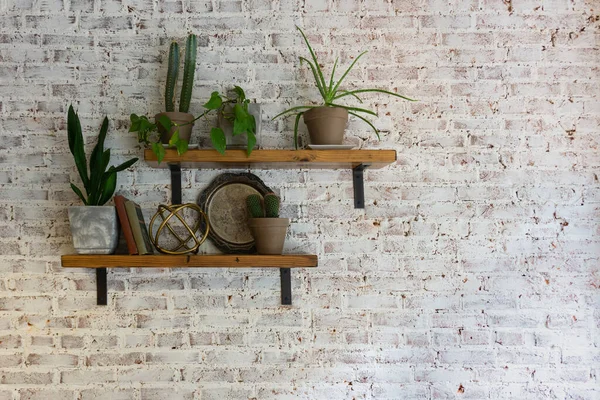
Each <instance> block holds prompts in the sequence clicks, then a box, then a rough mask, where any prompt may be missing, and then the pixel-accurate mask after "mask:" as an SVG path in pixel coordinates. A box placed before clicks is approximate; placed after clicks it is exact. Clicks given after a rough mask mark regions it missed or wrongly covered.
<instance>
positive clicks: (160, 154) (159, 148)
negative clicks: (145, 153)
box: [150, 143, 165, 164]
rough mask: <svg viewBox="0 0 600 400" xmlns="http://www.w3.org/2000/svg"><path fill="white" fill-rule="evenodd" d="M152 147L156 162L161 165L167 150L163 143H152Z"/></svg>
mask: <svg viewBox="0 0 600 400" xmlns="http://www.w3.org/2000/svg"><path fill="white" fill-rule="evenodd" d="M150 146H151V147H152V152H153V153H154V154H156V160H157V161H158V163H159V164H160V163H161V162H162V160H163V158H165V148H164V147H163V145H162V143H152V144H151V145H150Z"/></svg>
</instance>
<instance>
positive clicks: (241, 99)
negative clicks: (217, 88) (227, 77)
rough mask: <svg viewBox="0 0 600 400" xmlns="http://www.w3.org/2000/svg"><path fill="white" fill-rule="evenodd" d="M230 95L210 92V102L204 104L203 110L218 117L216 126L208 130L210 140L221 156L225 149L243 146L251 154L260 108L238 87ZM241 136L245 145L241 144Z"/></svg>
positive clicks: (254, 142) (258, 125) (254, 143)
mask: <svg viewBox="0 0 600 400" xmlns="http://www.w3.org/2000/svg"><path fill="white" fill-rule="evenodd" d="M231 93H232V95H230V96H226V95H221V94H219V92H212V94H211V96H210V100H208V102H207V103H206V104H204V107H205V108H206V109H208V110H211V111H212V110H214V111H216V112H217V114H218V120H217V126H216V127H213V128H212V129H211V130H210V140H211V142H212V145H213V147H214V148H215V149H216V150H217V151H218V152H219V153H221V154H225V149H226V148H236V147H246V151H247V153H248V155H250V154H251V153H252V149H254V146H255V145H256V135H257V133H258V132H257V128H259V127H260V107H258V105H257V104H255V103H250V100H249V99H247V98H246V93H245V92H244V89H242V88H241V87H239V86H235V87H234V88H233V90H232V91H231ZM253 106H254V107H253ZM257 117H258V118H257ZM257 120H258V124H257ZM244 134H245V136H246V144H245V145H244V143H243V141H242V140H243V136H244ZM240 139H242V140H240Z"/></svg>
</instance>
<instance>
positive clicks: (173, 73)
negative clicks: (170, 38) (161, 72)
mask: <svg viewBox="0 0 600 400" xmlns="http://www.w3.org/2000/svg"><path fill="white" fill-rule="evenodd" d="M178 74H179V45H178V44H177V42H171V47H169V68H168V70H167V85H166V88H165V109H166V111H175V104H174V103H173V100H174V98H175V85H176V84H177V75H178Z"/></svg>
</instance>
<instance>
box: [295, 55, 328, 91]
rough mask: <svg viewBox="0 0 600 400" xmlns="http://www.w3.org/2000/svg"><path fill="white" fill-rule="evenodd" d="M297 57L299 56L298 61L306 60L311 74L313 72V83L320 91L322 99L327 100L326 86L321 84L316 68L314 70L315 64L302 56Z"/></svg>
mask: <svg viewBox="0 0 600 400" xmlns="http://www.w3.org/2000/svg"><path fill="white" fill-rule="evenodd" d="M299 58H300V62H302V61H304V62H306V63H307V64H308V65H309V66H310V69H311V71H312V74H313V76H314V78H315V84H316V85H317V89H319V93H321V96H322V97H323V100H324V101H327V92H326V87H325V86H324V85H322V84H321V82H319V78H318V76H317V70H316V68H315V66H314V65H313V63H311V62H310V61H309V60H307V59H306V58H304V57H299Z"/></svg>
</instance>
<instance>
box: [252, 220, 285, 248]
mask: <svg viewBox="0 0 600 400" xmlns="http://www.w3.org/2000/svg"><path fill="white" fill-rule="evenodd" d="M289 225H290V219H289V218H248V227H249V228H250V232H252V236H253V237H254V243H255V244H256V252H257V253H258V254H281V253H282V252H283V244H284V242H285V234H286V232H287V228H288V226H289Z"/></svg>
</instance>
